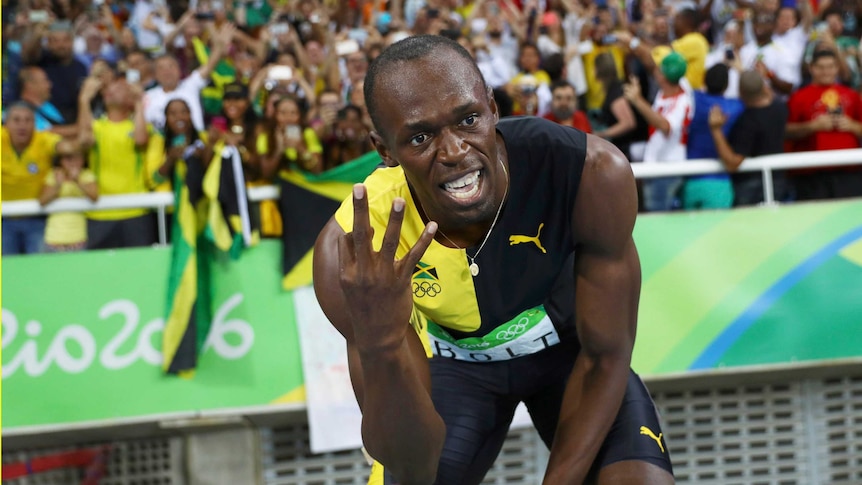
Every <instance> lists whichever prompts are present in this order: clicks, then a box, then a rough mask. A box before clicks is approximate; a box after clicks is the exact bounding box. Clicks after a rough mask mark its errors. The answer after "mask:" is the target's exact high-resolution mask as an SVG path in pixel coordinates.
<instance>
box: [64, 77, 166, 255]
mask: <svg viewBox="0 0 862 485" xmlns="http://www.w3.org/2000/svg"><path fill="white" fill-rule="evenodd" d="M101 87H102V85H101V81H99V80H98V79H96V78H92V77H90V78H88V79H87V80H86V81H85V82H84V86H83V87H82V88H81V95H80V99H79V107H78V110H79V116H78V126H79V127H80V130H81V142H82V144H83V145H84V146H85V147H87V148H89V149H90V169H91V170H92V171H93V173H95V174H96V179H97V181H98V186H99V194H101V195H112V194H133V193H141V192H148V189H147V184H146V181H147V175H146V166H145V165H146V164H145V163H144V153H145V152H146V148H147V143H148V142H149V137H150V133H149V128H148V126H147V123H146V121H144V109H143V103H142V98H143V93H142V92H141V91H140V89H139V88H136V87H133V86H131V85H130V84H129V83H128V82H126V80H125V79H119V80H116V81H114V82H112V83H111V84H110V85H108V86H107V88H106V89H105V90H104V93H103V96H104V99H105V106H106V109H107V113H105V114H104V115H102V117H100V118H99V119H97V120H93V114H92V112H91V111H90V101H91V100H92V99H93V96H95V95H96V93H97V92H98V91H99V90H100V89H101ZM87 218H88V221H87V235H88V236H87V237H88V240H87V247H88V248H89V249H110V248H125V247H134V246H148V245H151V244H154V243H155V242H156V221H155V218H154V217H153V214H152V212H150V211H148V210H146V209H116V210H105V211H95V212H91V213H89V214H87Z"/></svg>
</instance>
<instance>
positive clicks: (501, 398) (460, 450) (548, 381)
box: [384, 343, 673, 485]
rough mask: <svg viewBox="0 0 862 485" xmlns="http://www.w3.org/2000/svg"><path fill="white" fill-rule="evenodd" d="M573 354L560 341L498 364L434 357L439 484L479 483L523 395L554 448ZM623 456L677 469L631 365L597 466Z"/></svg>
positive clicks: (538, 427)
mask: <svg viewBox="0 0 862 485" xmlns="http://www.w3.org/2000/svg"><path fill="white" fill-rule="evenodd" d="M576 352H577V347H576V346H575V345H574V344H566V343H562V344H558V345H555V346H553V347H551V348H549V349H547V350H544V351H542V352H539V353H537V354H534V355H531V356H526V357H521V358H518V359H514V360H508V361H500V362H489V363H470V362H464V361H455V360H452V359H447V358H440V357H435V358H433V359H431V361H430V366H431V394H432V400H433V401H434V406H435V408H436V409H437V412H438V413H440V415H441V416H442V418H443V421H444V422H445V423H446V441H445V444H444V446H443V453H442V455H441V458H440V464H439V466H438V470H437V480H436V483H437V484H439V485H452V484H458V485H469V484H478V483H481V481H482V479H483V478H484V476H485V474H486V473H487V472H488V470H489V469H490V467H491V466H492V465H493V464H494V460H495V459H496V458H497V455H498V454H499V452H500V449H501V448H502V446H503V442H504V441H505V439H506V435H507V434H508V431H509V424H510V422H511V421H512V417H513V415H514V413H515V408H516V407H517V406H518V404H519V403H520V402H522V401H523V402H524V404H525V405H526V407H527V410H528V411H529V413H530V417H531V419H532V421H533V424H534V425H535V427H536V430H537V431H538V432H539V435H540V436H541V438H542V441H544V442H545V445H546V446H548V448H549V449H550V447H551V443H552V442H553V438H554V432H555V430H556V427H557V419H558V417H559V413H560V405H561V403H562V399H563V393H564V391H565V387H566V382H567V381H568V378H569V375H570V374H571V370H572V365H573V364H574V357H575V355H576ZM623 460H640V461H646V462H649V463H652V464H654V465H657V466H659V467H661V468H663V469H665V470H667V471H668V472H670V473H673V470H672V467H671V462H670V455H669V454H668V450H667V445H666V444H665V442H664V437H663V435H662V432H661V429H660V426H659V420H658V413H657V411H656V408H655V404H654V403H653V401H652V398H651V397H650V395H649V392H648V391H647V389H646V386H644V384H643V382H642V381H641V379H640V377H638V376H637V374H635V373H634V372H633V371H632V372H630V374H629V379H628V385H627V387H626V394H625V397H624V398H623V403H622V406H621V407H620V411H619V413H618V414H617V417H616V420H615V421H614V423H613V425H612V426H611V429H610V431H609V432H608V435H607V437H606V439H605V441H604V443H603V444H602V447H601V449H600V450H599V453H598V455H597V457H596V461H595V463H594V465H593V471H598V470H599V469H601V468H603V467H605V466H607V465H610V464H612V463H616V462H618V461H623ZM387 478H390V480H386V481H384V483H396V482H394V481H391V477H387Z"/></svg>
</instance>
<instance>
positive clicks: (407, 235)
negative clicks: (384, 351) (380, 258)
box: [335, 118, 586, 362]
mask: <svg viewBox="0 0 862 485" xmlns="http://www.w3.org/2000/svg"><path fill="white" fill-rule="evenodd" d="M497 130H498V132H500V134H501V135H502V137H503V140H504V141H505V144H506V150H507V153H508V160H509V176H510V187H509V195H508V198H507V201H506V203H505V206H504V207H503V210H502V213H501V215H500V220H499V221H498V223H497V225H496V226H495V227H494V228H493V231H492V232H491V234H490V236H489V238H488V241H487V242H486V243H485V246H484V248H483V249H482V252H481V253H480V254H479V256H478V257H477V258H476V263H477V264H478V265H479V267H480V268H481V271H480V272H479V274H478V275H477V276H475V277H474V276H472V275H471V274H470V270H469V264H470V262H469V260H468V259H467V256H466V254H465V250H464V249H453V248H449V247H446V246H443V245H442V244H440V243H438V242H437V241H432V243H431V245H430V246H429V248H428V250H427V251H426V252H425V254H424V255H423V257H422V259H421V261H420V262H419V264H417V266H416V268H415V269H414V274H413V280H412V286H413V302H414V316H413V318H412V321H411V324H412V325H413V326H414V328H415V329H416V330H417V332H418V333H419V335H420V337H421V338H422V340H423V343H424V344H425V346H426V351H428V352H429V353H430V354H434V355H437V356H440V357H450V358H454V359H459V360H467V361H474V362H485V361H497V360H506V359H513V358H517V357H520V356H523V355H528V354H531V353H535V352H538V351H540V350H542V349H544V348H547V347H549V346H551V345H554V344H556V343H558V342H560V340H562V339H567V338H574V336H575V329H574V268H573V261H574V259H573V254H574V249H575V248H574V241H573V237H572V231H571V227H572V208H573V207H574V205H575V198H576V196H577V192H578V186H579V183H580V180H581V172H582V170H583V166H584V159H585V156H586V135H584V133H582V132H580V131H577V130H574V129H571V128H568V127H563V126H560V125H557V124H555V123H552V122H548V121H545V120H541V119H537V118H507V119H503V120H500V122H499V123H498V124H497ZM365 185H366V187H367V192H368V203H369V212H370V220H371V225H372V227H373V228H374V246H375V248H377V249H379V248H380V245H381V243H382V240H383V235H384V233H385V229H386V225H387V223H388V220H389V212H390V210H391V207H392V201H393V200H394V199H395V198H396V197H401V198H403V199H404V200H405V201H407V206H406V208H405V213H404V223H403V226H402V229H401V241H400V244H399V248H398V250H397V251H396V257H399V258H400V257H403V256H404V255H405V254H406V253H407V251H408V250H409V249H410V247H412V246H413V244H415V242H416V241H417V240H418V238H419V235H420V234H421V233H422V230H423V229H424V227H425V224H424V223H423V221H422V219H421V217H420V215H419V211H418V210H417V208H416V204H415V201H414V200H413V198H412V196H411V194H410V190H409V188H408V185H407V181H406V179H405V177H404V172H403V170H402V169H401V167H395V168H385V169H378V170H377V171H375V172H374V173H372V174H371V175H370V176H369V177H368V178H367V179H366V181H365ZM335 217H336V220H337V221H338V223H339V224H340V225H341V227H342V229H344V230H345V231H346V232H350V231H351V230H352V228H353V207H352V199H348V200H346V201H345V202H344V203H343V204H342V206H341V207H340V208H339V210H338V211H337V213H336V216H335ZM477 249H478V248H477V247H470V248H467V249H466V251H467V253H468V254H470V255H474V254H476V250H477Z"/></svg>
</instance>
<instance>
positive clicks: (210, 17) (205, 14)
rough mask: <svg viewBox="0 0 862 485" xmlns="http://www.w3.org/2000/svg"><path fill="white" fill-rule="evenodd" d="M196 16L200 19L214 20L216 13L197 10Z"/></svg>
mask: <svg viewBox="0 0 862 485" xmlns="http://www.w3.org/2000/svg"><path fill="white" fill-rule="evenodd" d="M195 18H196V19H198V20H214V19H215V14H213V13H212V12H197V13H195Z"/></svg>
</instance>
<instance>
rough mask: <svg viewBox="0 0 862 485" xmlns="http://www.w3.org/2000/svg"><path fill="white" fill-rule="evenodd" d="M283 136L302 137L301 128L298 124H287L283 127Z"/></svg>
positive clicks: (290, 137)
mask: <svg viewBox="0 0 862 485" xmlns="http://www.w3.org/2000/svg"><path fill="white" fill-rule="evenodd" d="M284 136H285V137H286V138H288V139H290V140H299V139H300V138H302V129H301V128H300V127H299V125H287V127H286V128H285V129H284Z"/></svg>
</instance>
